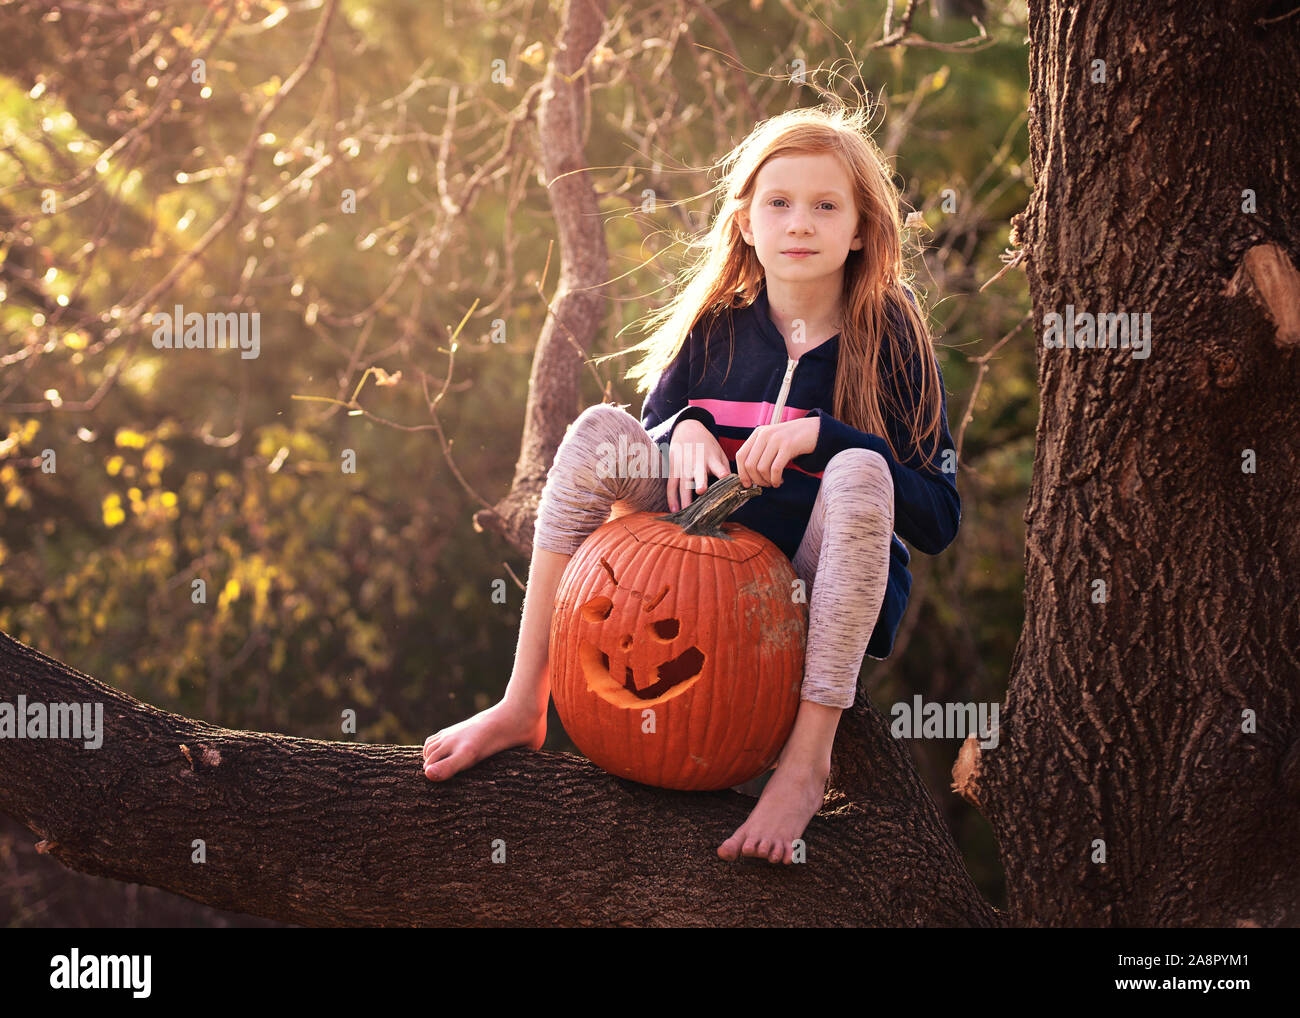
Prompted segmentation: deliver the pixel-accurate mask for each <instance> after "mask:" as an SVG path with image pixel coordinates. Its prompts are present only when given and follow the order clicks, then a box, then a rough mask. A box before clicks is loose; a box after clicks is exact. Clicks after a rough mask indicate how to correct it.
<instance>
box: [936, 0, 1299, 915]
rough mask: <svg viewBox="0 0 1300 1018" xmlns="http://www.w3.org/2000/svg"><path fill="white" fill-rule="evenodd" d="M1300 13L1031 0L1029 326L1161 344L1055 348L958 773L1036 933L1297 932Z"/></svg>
mask: <svg viewBox="0 0 1300 1018" xmlns="http://www.w3.org/2000/svg"><path fill="white" fill-rule="evenodd" d="M1292 7H1294V4H1291V3H1288V4H1276V3H1273V4H1269V3H1262V2H1251V3H1233V4H1219V3H1215V2H1210V0H1197V2H1187V0H1178V2H1174V0H1163V2H1159V3H1155V4H1151V5H1136V6H1134V5H1127V4H1123V3H1118V2H1114V0H1107V2H1097V3H1086V4H1078V3H1069V4H1067V3H1063V2H1058V0H1053V2H1047V3H1044V2H1034V3H1031V4H1030V45H1031V53H1032V56H1031V89H1032V103H1033V105H1032V109H1031V119H1030V131H1031V146H1032V163H1033V171H1034V178H1035V189H1034V194H1033V198H1032V201H1031V203H1030V205H1029V207H1028V208H1027V209H1026V211H1025V212H1023V213H1021V215H1020V216H1018V217H1017V220H1016V226H1017V230H1018V232H1019V234H1020V238H1021V240H1022V243H1023V245H1024V246H1025V248H1026V249H1027V253H1028V262H1027V271H1028V274H1029V284H1030V292H1031V294H1032V297H1033V303H1034V314H1035V318H1036V320H1037V321H1039V322H1043V321H1044V316H1046V315H1048V314H1049V313H1052V312H1056V313H1060V314H1064V313H1065V310H1066V306H1067V305H1069V304H1073V305H1074V307H1075V309H1076V311H1080V310H1086V311H1088V312H1092V313H1098V312H1102V313H1104V312H1121V311H1124V312H1138V313H1144V312H1149V313H1150V315H1151V332H1152V340H1151V353H1150V356H1149V357H1148V358H1147V359H1145V360H1143V359H1135V358H1133V357H1131V356H1130V354H1131V351H1129V350H1123V349H1117V350H1090V349H1046V348H1044V347H1043V346H1042V345H1041V343H1040V345H1039V347H1038V379H1039V387H1040V390H1041V396H1042V410H1041V416H1040V420H1039V425H1038V434H1037V448H1036V452H1035V459H1034V475H1033V483H1032V486H1031V490H1030V495H1029V503H1028V507H1027V509H1026V511H1025V522H1026V524H1027V547H1026V554H1025V573H1026V587H1025V624H1024V630H1023V632H1022V634H1021V638H1020V643H1019V645H1018V647H1017V650H1016V654H1015V657H1014V662H1013V667H1012V674H1011V677H1010V683H1009V690H1008V695H1007V699H1006V704H1005V706H1004V708H1003V710H1002V728H1001V742H1000V745H998V746H997V748H996V749H992V750H987V751H984V752H982V753H981V752H980V751H979V749H978V747H977V746H975V745H974V743H973V742H968V744H967V746H966V747H965V748H964V749H963V751H962V755H961V759H960V760H959V761H958V764H957V767H956V768H955V770H954V777H955V779H956V785H957V786H958V787H959V788H960V789H962V790H963V794H965V795H966V797H967V798H968V799H970V800H971V801H972V802H975V803H976V804H977V805H980V806H981V808H982V810H983V812H984V814H985V815H986V816H987V817H988V819H989V821H990V823H991V824H992V826H993V829H994V832H995V834H996V836H997V839H998V842H999V846H1000V851H1001V856H1002V862H1003V865H1004V867H1005V869H1006V877H1007V887H1008V894H1009V901H1008V904H1009V907H1010V911H1011V912H1012V914H1013V915H1015V916H1016V917H1017V918H1018V919H1019V920H1020V921H1022V922H1025V923H1030V924H1043V925H1072V924H1087V925H1140V926H1165V925H1198V926H1204V925H1227V926H1231V925H1236V924H1240V923H1246V922H1253V923H1255V924H1258V925H1261V926H1266V925H1296V924H1297V923H1300V867H1297V866H1296V843H1297V840H1298V837H1300V657H1298V656H1297V648H1300V607H1298V606H1300V568H1298V566H1300V528H1298V527H1297V526H1296V518H1297V512H1296V504H1297V495H1298V494H1300V492H1298V491H1297V481H1296V477H1297V460H1298V459H1300V457H1298V455H1297V453H1298V451H1300V450H1298V447H1300V400H1297V382H1300V361H1298V360H1297V352H1296V347H1295V345H1294V344H1295V342H1296V339H1297V338H1300V337H1297V336H1296V332H1295V321H1296V319H1295V314H1296V309H1297V308H1300V287H1297V285H1296V279H1297V276H1296V274H1295V264H1296V262H1298V261H1300V257H1298V256H1297V252H1298V251H1300V211H1298V210H1300V191H1298V187H1300V172H1297V170H1298V160H1297V156H1300V148H1297V144H1296V126H1295V111H1296V110H1297V109H1300V79H1297V77H1296V76H1295V75H1294V74H1290V73H1285V72H1283V71H1282V69H1283V68H1294V67H1295V66H1296V65H1297V63H1300V18H1297V17H1294V16H1293V17H1290V18H1287V19H1283V20H1278V21H1272V22H1264V19H1267V18H1270V17H1276V16H1277V15H1281V14H1284V13H1285V12H1286V10H1288V9H1290V8H1292ZM1094 60H1104V61H1105V75H1106V80H1105V82H1104V83H1098V82H1094V80H1093V73H1094V70H1095V69H1096V67H1097V65H1095V64H1094V63H1093V61H1094ZM1247 190H1250V191H1253V192H1254V195H1255V201H1256V202H1257V211H1255V212H1249V211H1244V210H1243V209H1244V203H1245V202H1247V200H1248V199H1247V196H1245V195H1243V192H1244V191H1247ZM1247 450H1253V453H1254V455H1255V457H1256V458H1257V467H1256V469H1255V472H1253V473H1249V472H1245V471H1244V470H1243V463H1245V462H1247V456H1248V453H1247ZM1098 581H1103V582H1104V584H1105V591H1104V600H1096V595H1097V594H1098V593H1099V592H1100V591H1101V588H1100V586H1099V584H1098ZM1252 717H1253V719H1254V724H1255V727H1254V729H1253V730H1252V729H1251V728H1250V724H1249V722H1250V719H1251V718H1252ZM1102 845H1104V850H1105V861H1104V863H1103V862H1100V861H1099V860H1100V856H1099V854H1098V852H1099V849H1100V847H1101V846H1102Z"/></svg>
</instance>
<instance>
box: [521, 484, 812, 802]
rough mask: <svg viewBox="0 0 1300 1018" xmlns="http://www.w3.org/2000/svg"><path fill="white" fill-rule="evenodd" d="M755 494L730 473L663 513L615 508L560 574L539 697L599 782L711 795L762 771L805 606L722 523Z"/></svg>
mask: <svg viewBox="0 0 1300 1018" xmlns="http://www.w3.org/2000/svg"><path fill="white" fill-rule="evenodd" d="M760 492H761V489H760V488H759V487H758V486H757V485H754V486H752V487H750V488H745V487H743V486H742V485H741V484H740V478H739V477H737V476H736V475H735V474H730V475H728V476H727V477H725V478H722V479H720V480H718V481H717V482H715V483H714V484H713V486H712V487H710V488H709V489H708V490H707V491H706V492H705V493H704V494H703V495H701V496H698V497H697V498H696V499H695V500H694V501H692V502H691V504H690V505H688V506H686V507H684V508H683V509H681V510H679V511H678V512H676V513H672V514H669V515H659V514H656V513H647V512H630V513H627V514H625V515H617V507H616V510H615V514H611V517H610V519H609V520H608V521H606V522H605V523H604V524H603V525H602V526H600V527H599V528H597V529H596V530H595V531H593V532H592V533H591V534H590V535H589V536H588V538H587V539H586V541H585V542H583V544H582V546H581V547H580V548H579V549H578V551H577V552H576V553H575V554H574V555H573V557H572V558H571V559H570V560H569V563H568V565H567V566H566V567H565V570H564V573H563V575H562V576H561V578H560V585H559V588H558V589H557V591H556V598H555V613H554V616H553V619H552V624H551V636H550V654H549V657H550V660H549V663H548V666H547V668H548V672H549V675H550V681H551V691H552V695H553V696H554V697H555V707H556V710H557V711H558V712H559V715H560V720H561V721H562V722H563V724H564V728H565V731H567V732H568V733H569V736H570V738H572V739H573V741H574V743H575V744H576V745H577V746H578V748H579V749H580V750H582V752H583V753H585V754H586V755H587V757H588V758H589V759H590V760H591V761H592V762H593V763H595V764H596V765H598V766H599V767H602V768H604V769H605V770H606V771H609V772H610V773H611V774H614V775H617V776H619V777H623V778H630V779H632V780H634V781H640V782H642V783H644V784H648V785H657V786H659V787H661V788H679V789H698V790H705V789H722V788H728V787H730V786H732V785H736V784H740V783H741V782H743V781H747V780H749V779H750V778H753V777H756V776H757V775H759V774H762V773H763V772H764V771H765V770H767V768H768V767H770V766H771V765H772V764H773V763H775V761H776V758H777V756H778V754H779V753H780V751H781V747H782V746H784V745H785V740H786V738H787V737H788V736H789V734H790V729H791V728H792V727H793V725H794V717H795V713H796V711H797V710H798V707H799V689H800V686H801V685H802V682H803V666H804V648H805V645H806V641H807V634H808V606H807V604H806V602H805V601H803V600H802V599H801V600H798V601H796V600H795V599H794V597H793V594H794V591H795V586H794V581H795V579H796V576H795V572H794V569H793V567H792V566H791V564H790V560H789V559H787V558H786V557H785V555H784V554H782V552H781V550H780V549H779V548H778V547H777V546H776V545H775V544H773V543H772V542H771V541H769V540H768V539H767V538H766V537H764V536H762V535H761V534H758V533H756V532H755V531H753V530H751V529H749V528H748V527H745V526H742V525H741V524H739V523H733V522H724V521H725V520H726V517H727V516H728V515H729V514H730V513H732V512H734V511H735V509H736V508H737V507H738V506H739V505H741V504H742V503H743V502H745V501H746V500H747V499H749V498H752V497H754V496H756V495H758V494H760Z"/></svg>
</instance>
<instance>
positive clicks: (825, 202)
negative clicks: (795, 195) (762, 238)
mask: <svg viewBox="0 0 1300 1018" xmlns="http://www.w3.org/2000/svg"><path fill="white" fill-rule="evenodd" d="M779 201H785V199H784V198H773V199H772V200H771V201H770V202H769V203H768V204H769V205H775V204H776V203H777V202H779ZM817 204H818V205H829V206H830V207H831V209H830V210H831V211H832V212H833V211H835V203H834V202H833V201H819V202H818V203H817Z"/></svg>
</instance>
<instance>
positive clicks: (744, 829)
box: [718, 763, 829, 863]
mask: <svg viewBox="0 0 1300 1018" xmlns="http://www.w3.org/2000/svg"><path fill="white" fill-rule="evenodd" d="M828 776H829V767H810V766H807V765H802V764H799V765H796V764H793V763H792V764H790V765H788V766H785V767H782V766H780V765H778V766H777V768H776V772H775V773H774V774H773V775H772V777H771V778H770V779H769V780H768V782H767V785H766V786H764V788H763V793H762V795H760V796H759V797H758V802H757V803H755V805H754V809H753V810H752V811H751V812H750V814H749V819H748V820H746V821H745V822H744V823H743V824H741V825H740V826H739V827H738V828H736V833H735V834H733V835H732V836H731V837H730V838H728V839H727V840H726V841H724V842H723V843H722V844H721V845H719V846H718V855H720V856H721V857H722V858H723V859H726V860H727V861H728V862H735V861H736V860H737V859H738V858H740V856H742V855H749V856H756V857H758V858H762V859H766V860H767V861H768V862H781V863H790V862H792V861H793V858H794V841H795V839H797V838H798V837H800V836H801V835H802V834H803V831H804V828H805V827H807V826H808V821H809V820H811V819H812V818H813V817H814V816H815V815H816V813H817V811H818V810H819V809H821V805H822V800H823V798H825V795H826V778H827V777H828Z"/></svg>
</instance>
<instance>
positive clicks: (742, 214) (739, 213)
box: [736, 208, 754, 247]
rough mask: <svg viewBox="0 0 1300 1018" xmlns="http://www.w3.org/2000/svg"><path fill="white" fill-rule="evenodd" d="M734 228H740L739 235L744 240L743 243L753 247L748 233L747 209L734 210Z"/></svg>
mask: <svg viewBox="0 0 1300 1018" xmlns="http://www.w3.org/2000/svg"><path fill="white" fill-rule="evenodd" d="M736 226H738V227H739V228H740V235H741V236H742V237H744V238H745V243H746V244H748V245H749V246H750V247H753V246H754V237H753V235H752V234H751V233H750V232H749V209H747V208H744V209H736Z"/></svg>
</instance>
